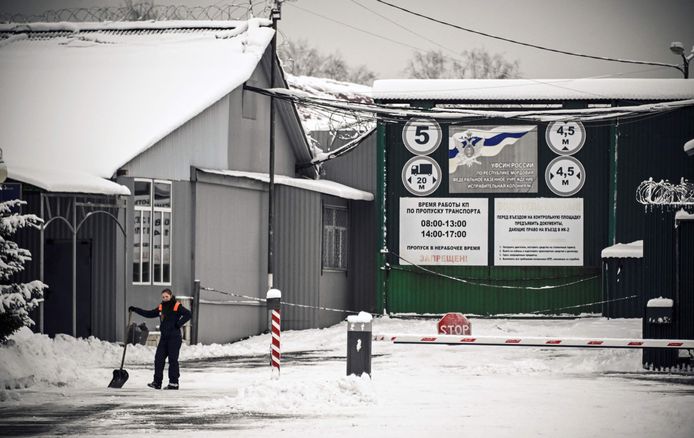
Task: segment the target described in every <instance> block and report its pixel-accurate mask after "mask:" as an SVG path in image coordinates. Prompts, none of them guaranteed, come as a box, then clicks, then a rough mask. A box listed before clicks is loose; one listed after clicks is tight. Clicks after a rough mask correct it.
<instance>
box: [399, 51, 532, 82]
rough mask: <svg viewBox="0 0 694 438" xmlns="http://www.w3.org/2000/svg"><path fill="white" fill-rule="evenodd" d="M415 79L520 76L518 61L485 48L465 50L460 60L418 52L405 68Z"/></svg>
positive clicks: (433, 52) (438, 54)
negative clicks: (509, 59) (505, 57)
mask: <svg viewBox="0 0 694 438" xmlns="http://www.w3.org/2000/svg"><path fill="white" fill-rule="evenodd" d="M405 74H407V75H408V76H409V77H411V78H415V79H444V78H446V79H511V78H517V77H519V76H520V71H519V65H518V61H517V60H516V61H507V60H506V59H504V57H503V56H501V55H500V54H498V53H495V54H491V53H489V52H487V51H486V50H485V49H472V50H465V51H463V52H462V53H461V55H460V57H459V58H458V59H454V58H451V57H448V56H446V55H444V54H443V52H441V51H435V50H430V51H428V52H424V53H421V52H417V53H415V54H414V55H413V56H412V59H410V61H409V62H408V64H407V67H406V68H405Z"/></svg>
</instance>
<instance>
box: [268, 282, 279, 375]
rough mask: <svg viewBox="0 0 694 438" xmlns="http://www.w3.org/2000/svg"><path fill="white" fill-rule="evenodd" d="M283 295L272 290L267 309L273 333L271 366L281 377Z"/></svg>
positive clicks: (275, 373) (269, 294)
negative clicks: (281, 308) (281, 311)
mask: <svg viewBox="0 0 694 438" xmlns="http://www.w3.org/2000/svg"><path fill="white" fill-rule="evenodd" d="M281 298H282V293H281V292H280V291H279V290H277V289H270V290H269V291H268V292H267V301H266V302H267V309H268V311H270V333H272V341H271V342H270V366H271V367H272V374H273V375H275V376H279V374H280V359H281V357H282V353H281V350H280V333H281V331H282V324H281V319H280V306H281Z"/></svg>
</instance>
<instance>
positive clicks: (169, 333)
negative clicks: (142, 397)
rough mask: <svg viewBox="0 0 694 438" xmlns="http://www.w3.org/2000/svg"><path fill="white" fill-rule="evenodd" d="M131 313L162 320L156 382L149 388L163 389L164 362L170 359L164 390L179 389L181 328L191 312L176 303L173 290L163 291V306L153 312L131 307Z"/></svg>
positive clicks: (155, 373)
mask: <svg viewBox="0 0 694 438" xmlns="http://www.w3.org/2000/svg"><path fill="white" fill-rule="evenodd" d="M128 310H129V311H131V312H135V313H137V314H138V315H140V316H144V317H145V318H156V317H157V316H158V317H159V318H160V321H161V323H160V325H159V331H160V333H161V337H160V338H159V345H157V353H156V355H155V356H154V381H153V382H152V383H148V384H147V386H149V387H150V388H154V389H161V381H162V379H163V378H164V361H165V360H166V358H167V357H168V358H169V385H168V386H167V387H165V388H164V389H178V377H179V371H178V353H179V351H180V349H181V343H182V338H181V327H183V324H185V323H186V322H188V321H189V320H190V317H191V314H190V310H188V309H186V308H185V307H183V306H182V305H181V303H180V302H178V301H176V297H175V296H174V295H173V294H172V293H171V289H164V290H163V291H161V304H159V306H157V307H156V308H154V309H152V310H142V309H140V308H139V307H134V306H130V307H129V308H128Z"/></svg>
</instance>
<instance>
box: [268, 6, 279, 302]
mask: <svg viewBox="0 0 694 438" xmlns="http://www.w3.org/2000/svg"><path fill="white" fill-rule="evenodd" d="M275 8H277V6H275ZM275 8H273V10H272V30H273V31H274V35H273V36H272V45H271V47H272V48H271V53H270V88H273V87H274V86H275V56H276V53H277V20H278V18H279V11H278V10H277V9H275ZM276 11H277V12H276ZM269 167H270V171H269V173H270V183H269V187H268V225H267V228H268V235H267V288H268V290H269V289H272V288H273V286H274V278H273V273H274V266H273V263H272V259H273V252H274V247H275V235H274V234H275V230H274V220H275V218H274V214H275V209H274V205H273V203H274V198H275V196H274V195H275V98H274V97H273V96H270V166H269Z"/></svg>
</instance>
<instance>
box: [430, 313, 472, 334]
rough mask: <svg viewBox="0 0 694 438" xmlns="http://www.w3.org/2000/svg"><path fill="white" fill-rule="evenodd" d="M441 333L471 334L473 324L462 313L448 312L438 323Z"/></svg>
mask: <svg viewBox="0 0 694 438" xmlns="http://www.w3.org/2000/svg"><path fill="white" fill-rule="evenodd" d="M436 327H437V328H438V330H439V334H440V335H471V334H472V324H470V321H468V319H467V318H466V317H465V315H463V314H462V313H446V314H445V315H443V318H441V319H440V320H439V322H438V324H436Z"/></svg>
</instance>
